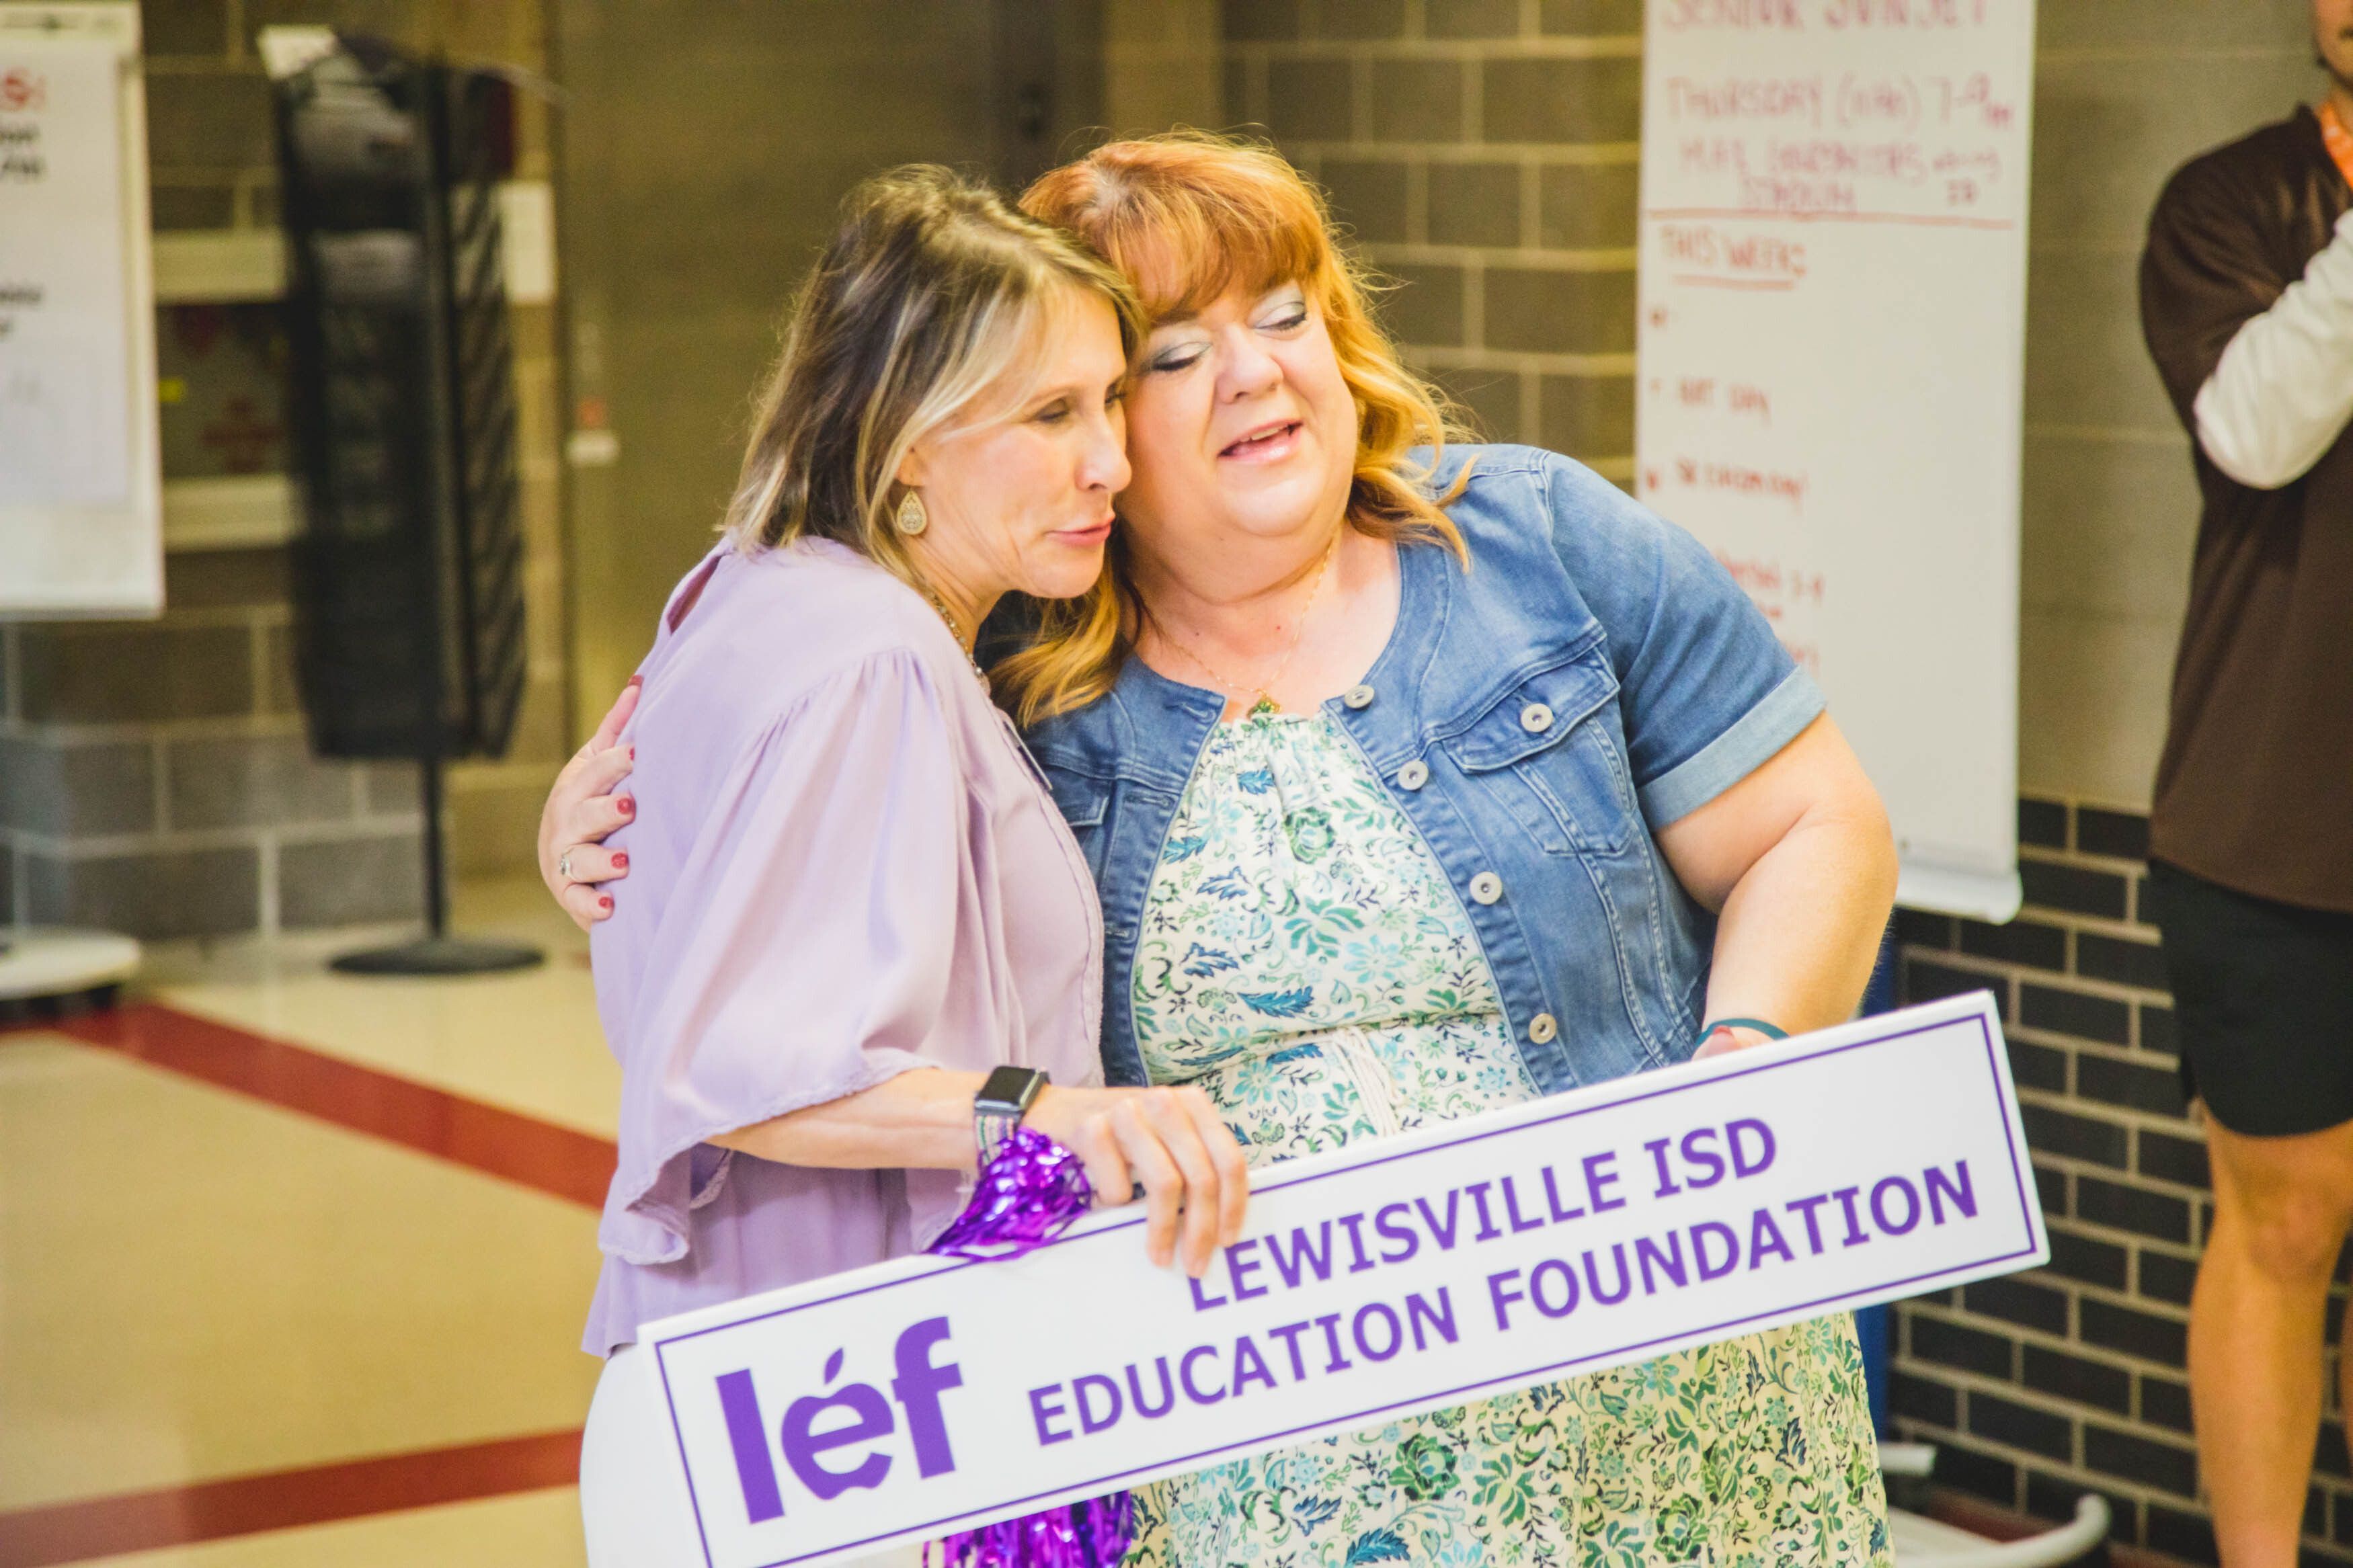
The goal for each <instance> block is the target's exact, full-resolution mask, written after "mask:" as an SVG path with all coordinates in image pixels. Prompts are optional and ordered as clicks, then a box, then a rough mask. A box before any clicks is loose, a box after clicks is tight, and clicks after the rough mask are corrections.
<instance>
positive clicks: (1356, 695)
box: [1340, 686, 1373, 708]
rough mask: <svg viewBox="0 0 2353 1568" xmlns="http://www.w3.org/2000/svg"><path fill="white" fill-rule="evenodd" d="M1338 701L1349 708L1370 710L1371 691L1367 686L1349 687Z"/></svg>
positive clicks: (1371, 701)
mask: <svg viewBox="0 0 2353 1568" xmlns="http://www.w3.org/2000/svg"><path fill="white" fill-rule="evenodd" d="M1340 700H1341V701H1343V702H1345V703H1346V704H1347V705H1348V706H1349V707H1351V708H1370V707H1371V706H1372V705H1373V689H1372V688H1371V687H1369V686H1351V687H1350V688H1348V689H1347V690H1345V691H1344V692H1342V693H1341V694H1340Z"/></svg>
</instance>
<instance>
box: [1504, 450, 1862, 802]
mask: <svg viewBox="0 0 2353 1568" xmlns="http://www.w3.org/2000/svg"><path fill="white" fill-rule="evenodd" d="M1545 498H1546V504H1547V507H1548V509H1549V511H1550V514H1551V522H1552V531H1553V544H1554V548H1555V549H1556V550H1557V551H1558V552H1559V553H1560V558H1561V561H1562V563H1564V564H1565V565H1566V566H1567V568H1568V572H1569V576H1570V578H1571V579H1572V580H1573V581H1574V582H1575V583H1576V584H1577V590H1578V592H1579V593H1580V594H1581V595H1583V596H1584V598H1585V601H1586V605H1587V607H1588V609H1590V610H1591V611H1592V613H1593V615H1594V616H1595V618H1596V619H1598V620H1599V621H1600V623H1601V626H1602V629H1603V631H1604V633H1605V634H1606V635H1607V637H1608V638H1609V656H1610V662H1611V665H1612V666H1613V668H1615V669H1616V671H1617V675H1618V685H1619V706H1620V712H1621V713H1622V714H1623V716H1624V721H1625V727H1626V750H1627V755H1628V760H1629V761H1630V763H1631V764H1632V766H1633V770H1634V786H1635V790H1636V793H1637V795H1638V797H1639V798H1640V799H1641V804H1642V816H1643V817H1644V818H1645V820H1647V821H1648V822H1649V823H1650V825H1651V831H1652V832H1657V831H1658V830H1659V829H1661V828H1662V827H1665V826H1667V825H1668V824H1669V823H1672V822H1674V821H1676V820H1677V819H1678V818H1681V817H1683V816H1688V815H1690V814H1691V813H1692V812H1694V811H1696V810H1698V809H1699V808H1700V807H1701V806H1703V805H1706V804H1707V803H1708V802H1710V801H1712V800H1714V799H1715V797H1716V796H1718V795H1722V794H1723V793H1724V792H1725V790H1727V789H1730V788H1731V787H1732V786H1733V785H1734V784H1738V783H1739V782H1740V781H1741V780H1742V779H1744V778H1746V777H1747V776H1748V775H1749V774H1750V773H1753V772H1755V771H1756V770H1757V768H1758V767H1759V766H1760V765H1762V764H1763V763H1765V762H1766V760H1767V759H1768V758H1770V757H1771V756H1772V755H1773V754H1774V753H1775V752H1778V751H1779V750H1780V749H1781V748H1782V747H1784V746H1786V745H1788V743H1789V742H1791V741H1793V740H1795V739H1796V738H1797V736H1798V733H1799V731H1801V730H1803V729H1804V728H1805V727H1806V726H1807V725H1808V724H1810V723H1812V722H1813V721H1814V719H1815V717H1816V716H1817V715H1818V714H1820V712H1821V711H1822V710H1823V707H1824V702H1823V699H1822V693H1821V689H1820V687H1818V686H1816V685H1815V684H1814V681H1813V679H1812V678H1811V677H1810V676H1809V675H1807V674H1806V672H1805V671H1804V670H1802V669H1799V668H1798V666H1797V662H1796V661H1795V660H1794V659H1792V658H1790V657H1789V653H1788V649H1786V648H1784V647H1782V646H1781V643H1780V639H1778V637H1775V636H1774V635H1773V627H1772V626H1771V624H1770V623H1769V622H1767V620H1766V618H1765V616H1764V613H1763V612H1762V611H1760V610H1758V609H1757V606H1756V605H1754V604H1752V603H1751V602H1750V601H1749V598H1748V595H1746V594H1745V593H1743V592H1741V590H1740V585H1739V584H1736V583H1735V582H1734V581H1733V580H1732V574H1730V573H1728V572H1726V571H1725V569H1724V568H1723V567H1722V566H1721V565H1719V564H1717V563H1716V560H1715V557H1714V556H1712V555H1710V554H1709V553H1708V552H1707V551H1706V550H1705V549H1704V547H1703V546H1702V545H1701V544H1700V542H1698V541H1697V540H1695V539H1694V538H1693V537H1692V536H1691V535H1690V534H1688V533H1685V532H1684V531H1683V530H1682V529H1680V528H1677V527H1676V526H1675V525H1674V524H1672V523H1671V522H1669V521H1666V520H1665V519H1663V518H1662V517H1660V516H1658V515H1657V514H1656V513H1654V512H1652V511H1651V510H1649V509H1648V508H1646V507H1644V506H1642V505H1641V504H1640V503H1639V502H1637V501H1635V500H1632V499H1630V497H1628V496H1627V495H1626V494H1625V492H1623V491H1622V490H1620V489H1618V487H1617V486H1615V485H1613V484H1611V483H1610V482H1609V480H1607V479H1602V478H1601V477H1600V476H1599V475H1598V474H1596V473H1594V472H1593V471H1592V470H1591V469H1589V468H1585V467H1584V466H1583V465H1581V464H1578V463H1575V462H1571V461H1570V460H1569V459H1567V458H1559V457H1555V458H1553V459H1552V461H1551V462H1550V463H1549V464H1547V466H1546V476H1545Z"/></svg>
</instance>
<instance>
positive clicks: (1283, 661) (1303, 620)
mask: <svg viewBox="0 0 2353 1568" xmlns="http://www.w3.org/2000/svg"><path fill="white" fill-rule="evenodd" d="M1340 529H1341V532H1342V533H1345V532H1346V531H1347V524H1346V523H1345V522H1344V523H1342V524H1341V525H1340ZM1339 553H1340V534H1338V533H1335V534H1334V535H1333V536H1332V543H1331V547H1330V548H1329V549H1327V550H1325V551H1324V559H1323V561H1322V562H1321V563H1319V564H1318V565H1317V566H1316V568H1315V581H1314V584H1312V585H1311V586H1310V587H1309V588H1308V590H1307V602H1306V603H1305V604H1303V605H1300V606H1299V619H1298V621H1297V622H1296V623H1295V624H1293V626H1292V628H1291V642H1290V645H1289V646H1288V647H1285V648H1284V649H1283V650H1282V658H1280V659H1278V660H1277V661H1276V662H1275V666H1274V668H1272V669H1271V670H1268V671H1267V673H1266V679H1264V680H1259V681H1246V680H1236V679H1233V678H1232V677H1231V676H1229V675H1227V674H1225V673H1223V672H1222V671H1220V670H1219V668H1217V666H1215V665H1213V664H1211V663H1210V662H1209V661H1208V659H1206V658H1202V657H1201V656H1200V655H1199V654H1198V653H1195V652H1194V651H1193V650H1192V649H1191V648H1189V647H1186V646H1185V644H1184V643H1182V642H1180V641H1178V640H1177V639H1176V637H1174V636H1169V637H1168V646H1169V647H1173V648H1175V649H1176V651H1177V652H1178V653H1180V654H1183V655H1184V656H1185V657H1186V658H1187V659H1188V660H1190V661H1191V662H1192V664H1193V667H1194V668H1197V669H1198V670H1199V671H1200V672H1201V673H1202V674H1204V675H1206V676H1208V678H1209V680H1210V682H1211V684H1213V685H1214V686H1215V687H1216V688H1217V689H1219V691H1222V692H1224V693H1225V694H1226V700H1228V701H1229V702H1238V701H1240V700H1242V697H1243V695H1244V694H1245V693H1247V694H1248V695H1249V696H1250V698H1251V699H1252V700H1251V702H1250V707H1249V708H1248V710H1245V711H1244V712H1243V714H1242V717H1243V718H1245V719H1255V718H1257V717H1258V716H1259V715H1260V714H1261V713H1280V712H1282V703H1280V702H1277V701H1276V700H1274V696H1273V692H1272V688H1273V687H1274V685H1275V683H1276V682H1278V681H1280V680H1281V679H1282V673H1283V671H1285V670H1287V669H1289V668H1291V660H1292V658H1293V655H1295V654H1297V653H1298V652H1299V644H1300V640H1301V639H1302V638H1303V637H1305V636H1306V635H1307V617H1308V616H1309V615H1310V614H1311V613H1312V612H1313V611H1314V608H1315V601H1316V600H1317V599H1318V598H1319V597H1321V596H1322V595H1323V592H1324V578H1325V577H1326V576H1328V575H1329V574H1330V573H1331V570H1332V558H1333V557H1334V556H1335V555H1337V554H1339ZM1154 624H1155V625H1158V624H1159V623H1158V622H1157V621H1156V620H1155V623H1154ZM1162 630H1163V632H1164V634H1166V627H1162Z"/></svg>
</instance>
